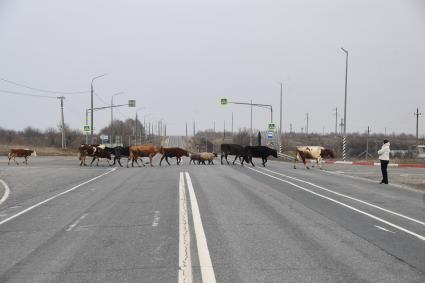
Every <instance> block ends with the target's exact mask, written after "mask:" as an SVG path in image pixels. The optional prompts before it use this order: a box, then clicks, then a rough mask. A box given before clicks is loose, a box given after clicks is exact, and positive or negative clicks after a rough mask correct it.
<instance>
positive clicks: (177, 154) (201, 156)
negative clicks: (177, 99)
mask: <svg viewBox="0 0 425 283" xmlns="http://www.w3.org/2000/svg"><path fill="white" fill-rule="evenodd" d="M157 154H161V155H162V157H161V159H160V161H159V165H160V166H161V164H162V161H163V160H164V159H165V161H166V162H167V163H168V165H170V162H169V161H168V159H169V158H176V159H177V165H179V164H180V162H181V158H182V157H183V156H186V157H189V158H190V161H189V164H191V163H192V162H193V163H194V164H198V165H199V164H206V162H208V164H214V159H215V157H217V156H218V155H217V153H213V152H200V153H198V152H197V153H193V152H189V151H187V150H185V149H182V148H179V147H163V146H155V145H150V144H148V145H136V146H127V147H122V146H116V147H113V148H110V147H106V146H105V145H90V144H82V145H81V146H80V147H79V148H78V159H79V160H80V166H86V165H87V164H86V157H92V161H91V163H90V165H93V163H94V161H95V160H96V161H97V163H96V165H99V160H100V159H106V161H107V162H108V164H109V165H110V166H113V165H115V163H116V162H117V161H118V164H119V165H120V166H121V167H122V166H123V165H122V164H121V158H127V167H129V165H130V163H131V166H134V162H136V164H137V165H138V166H140V164H139V161H141V164H142V165H143V166H145V163H144V162H143V159H142V158H143V157H148V158H149V164H150V165H151V166H153V164H152V159H153V157H154V156H155V155H157ZM229 155H234V156H235V159H234V160H233V164H235V161H236V159H238V158H239V160H240V162H241V165H242V166H243V163H244V162H249V163H251V164H252V165H253V166H255V165H254V163H253V162H252V158H253V157H259V158H261V159H262V164H263V166H265V165H266V162H267V159H268V157H269V156H270V155H271V156H273V157H276V158H277V151H276V150H275V149H271V148H269V147H266V146H245V147H243V146H240V145H237V144H222V145H221V164H223V158H225V160H226V162H227V163H228V164H229V161H228V160H227V157H228V156H229ZM112 158H113V160H114V162H113V163H112V164H110V163H109V160H112Z"/></svg>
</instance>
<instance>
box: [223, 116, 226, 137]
mask: <svg viewBox="0 0 425 283" xmlns="http://www.w3.org/2000/svg"><path fill="white" fill-rule="evenodd" d="M225 138H226V120H224V122H223V140H224V139H225Z"/></svg>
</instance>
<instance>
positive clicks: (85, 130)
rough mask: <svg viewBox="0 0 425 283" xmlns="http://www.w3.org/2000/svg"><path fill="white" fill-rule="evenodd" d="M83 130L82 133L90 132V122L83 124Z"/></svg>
mask: <svg viewBox="0 0 425 283" xmlns="http://www.w3.org/2000/svg"><path fill="white" fill-rule="evenodd" d="M83 132H84V133H90V132H91V131H90V124H85V125H83Z"/></svg>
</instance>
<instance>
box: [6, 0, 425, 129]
mask: <svg viewBox="0 0 425 283" xmlns="http://www.w3.org/2000/svg"><path fill="white" fill-rule="evenodd" d="M341 47H344V48H346V49H347V50H348V51H349V72H348V107H347V131H349V132H353V131H357V132H364V131H365V130H366V129H367V126H370V127H371V129H372V132H375V133H376V132H384V129H385V128H386V129H387V132H396V133H400V132H406V133H414V132H415V116H414V115H413V112H414V111H415V110H416V107H419V109H420V110H421V111H422V112H424V113H425V1H423V0H397V1H396V0H381V1H374V0H364V1H361V0H352V1H343V0H326V1H324V0H322V1H317V0H311V1H307V0H306V1H300V0H294V1H284V0H280V1H267V0H258V1H248V0H241V1H231V0H224V1H221V0H220V1H218V0H214V1H202V0H193V1H188V0H181V1H176V0H172V1H161V0H152V1H142V0H135V1H128V0H126V1H124V0H120V1H112V0H111V1H106V0H99V1H89V0H80V1H76V0H73V1H59V0H51V1H44V0H38V1H34V0H27V1H24V0H0V77H1V78H5V79H8V80H11V81H14V82H18V83H20V84H25V85H28V86H31V87H34V88H41V89H48V90H57V91H65V92H73V91H88V90H89V89H90V81H91V78H92V77H94V76H96V75H100V74H103V73H107V74H108V75H107V76H105V77H103V78H100V79H98V80H96V81H95V83H94V87H95V91H96V93H97V95H98V96H96V97H95V106H97V107H99V106H104V105H105V102H107V103H109V102H110V99H111V95H112V94H113V93H116V92H119V91H124V92H125V94H124V95H120V96H116V97H115V101H116V102H117V103H125V102H126V101H127V100H128V99H136V100H137V108H139V107H142V106H143V107H145V109H143V110H141V111H139V117H140V116H141V117H143V116H144V115H145V114H147V113H151V115H150V116H148V117H146V119H147V120H151V119H153V120H159V119H161V118H162V119H164V120H165V121H166V123H167V125H168V133H169V134H184V131H185V122H186V121H187V122H189V123H190V125H191V124H192V121H193V120H196V125H197V129H206V128H212V127H213V123H214V121H216V128H217V130H218V129H220V130H222V128H223V123H224V120H226V125H227V129H229V126H230V121H231V112H232V111H233V112H234V128H235V130H236V129H238V128H242V127H249V121H250V120H249V113H250V111H249V107H245V106H237V105H228V106H220V104H219V100H220V98H221V97H227V98H228V99H229V100H233V101H241V102H249V101H250V100H251V99H252V100H253V102H254V103H263V104H272V105H273V106H274V110H275V112H274V119H275V121H278V120H279V111H278V109H279V94H280V85H279V82H283V101H284V105H283V109H284V110H283V129H284V130H285V131H287V130H289V125H290V123H292V125H293V129H294V130H295V131H300V129H301V127H305V123H306V119H305V116H306V115H305V114H306V113H307V112H308V113H309V116H310V126H309V129H310V132H312V131H314V132H320V133H321V132H322V131H323V129H325V131H326V132H329V131H334V127H335V126H334V125H335V115H334V111H335V107H338V111H339V112H340V113H342V109H343V104H344V78H345V54H344V53H343V51H342V50H341V49H340V48H341ZM0 90H1V91H5V90H6V91H13V92H19V93H28V94H37V95H53V96H57V95H55V94H51V93H43V92H38V91H34V90H30V89H25V88H22V87H18V86H15V85H12V84H10V83H7V82H4V81H0ZM65 96H66V100H65V122H66V123H67V124H69V125H70V126H71V127H74V128H81V127H82V125H83V124H84V121H85V109H86V108H88V107H89V105H90V95H89V93H85V94H69V95H65ZM0 99H1V100H0V101H1V110H0V127H4V128H11V129H23V128H24V127H26V126H33V127H37V128H40V129H45V128H47V127H55V126H57V125H58V123H59V119H60V112H59V111H60V108H59V100H57V99H49V98H40V97H25V96H18V95H13V94H7V93H5V92H0ZM115 113H116V114H115V117H116V118H118V119H125V118H126V117H134V115H135V109H134V108H126V107H124V108H121V109H120V110H119V111H115ZM95 114H96V115H95V125H96V128H98V129H99V128H101V127H104V126H106V125H107V124H108V123H109V122H110V112H109V111H106V110H105V111H101V112H96V113H95ZM269 115H270V114H269V112H268V111H267V110H266V109H261V108H258V109H254V115H253V117H254V127H255V128H257V129H264V128H265V126H266V124H267V123H268V122H269ZM341 117H342V116H340V117H339V119H340V118H341ZM424 117H425V115H422V116H421V118H420V121H421V126H420V133H421V136H422V135H423V134H424V132H425V118H424ZM191 131H192V130H190V132H191Z"/></svg>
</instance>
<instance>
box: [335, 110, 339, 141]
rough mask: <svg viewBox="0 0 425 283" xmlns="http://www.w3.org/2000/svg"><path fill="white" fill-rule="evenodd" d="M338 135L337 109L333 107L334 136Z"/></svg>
mask: <svg viewBox="0 0 425 283" xmlns="http://www.w3.org/2000/svg"><path fill="white" fill-rule="evenodd" d="M337 135H338V107H335V136H337Z"/></svg>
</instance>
